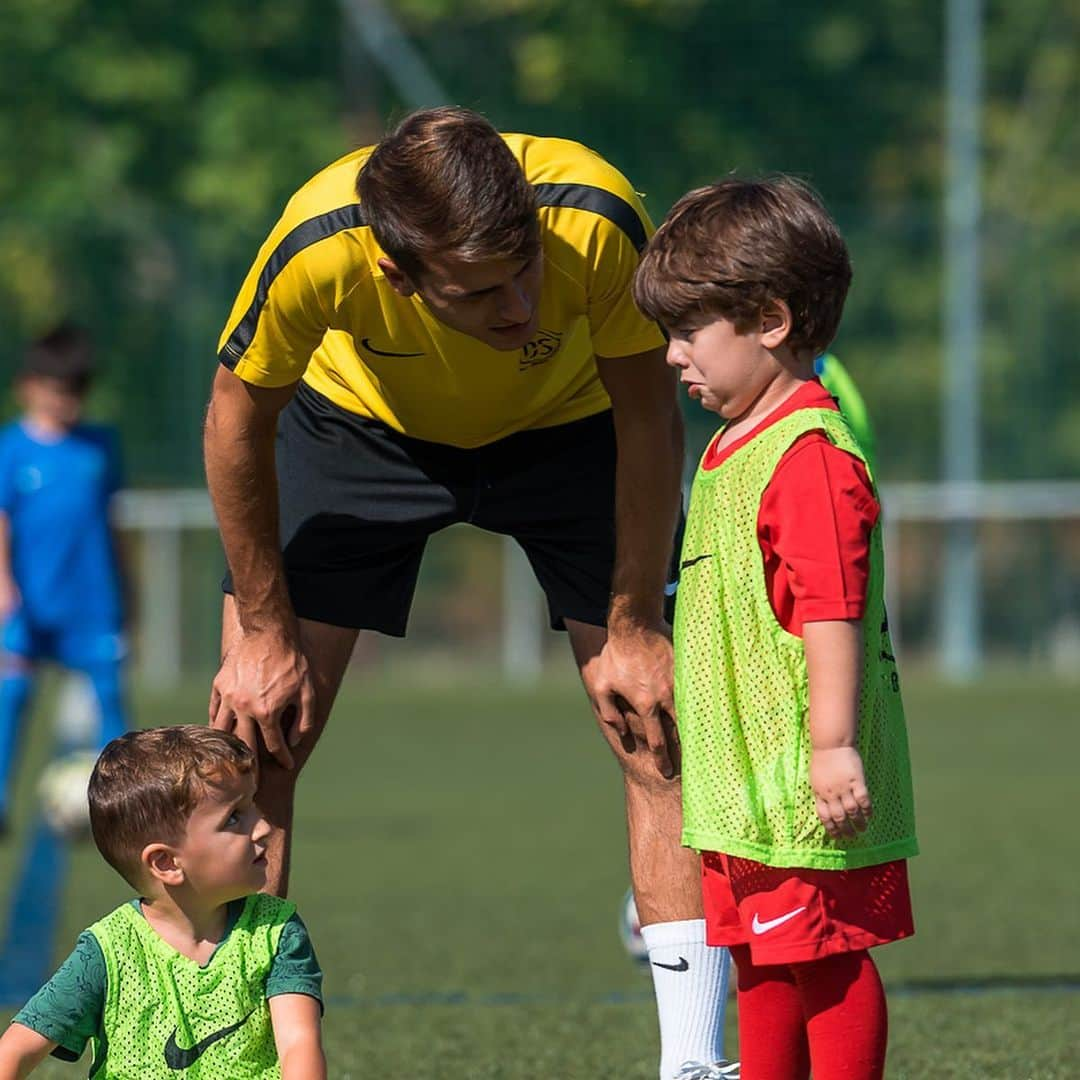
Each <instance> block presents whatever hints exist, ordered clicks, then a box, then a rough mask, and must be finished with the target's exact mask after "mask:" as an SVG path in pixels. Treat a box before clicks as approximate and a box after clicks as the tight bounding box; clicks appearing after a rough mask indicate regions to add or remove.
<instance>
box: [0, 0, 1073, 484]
mask: <svg viewBox="0 0 1080 1080" xmlns="http://www.w3.org/2000/svg"><path fill="white" fill-rule="evenodd" d="M342 2H346V0H342ZM388 7H390V8H391V9H392V11H393V13H394V14H395V16H396V17H397V18H398V19H399V21H400V22H401V23H402V25H403V26H404V28H405V29H406V30H407V31H408V32H409V34H410V36H411V37H412V39H413V41H414V42H415V44H416V46H417V47H418V49H419V51H420V52H421V53H422V54H423V55H424V56H425V57H426V58H427V61H428V63H429V64H430V65H431V67H432V69H433V70H434V72H435V73H436V74H437V76H438V78H439V80H440V81H441V82H442V83H443V84H444V85H445V86H446V87H447V88H448V90H449V92H450V93H451V94H452V95H453V97H454V99H455V100H456V101H458V102H461V103H463V104H466V105H471V106H473V107H476V108H480V109H481V110H483V111H484V112H486V113H487V114H488V115H489V116H491V118H492V119H493V120H494V121H495V122H496V123H497V124H499V125H501V126H502V127H504V128H507V129H517V130H531V131H536V132H538V133H545V134H557V135H562V136H565V137H570V138H577V139H580V140H581V141H583V142H585V143H588V144H589V145H591V146H594V147H595V148H596V149H597V150H599V151H600V152H602V153H603V154H605V155H606V156H607V157H609V158H610V159H611V160H612V161H613V162H614V163H616V164H617V165H618V166H620V167H621V168H622V169H623V170H624V171H625V172H626V173H627V175H628V176H630V177H631V178H632V180H633V181H634V183H635V184H636V185H637V186H638V187H639V189H640V190H642V191H644V192H646V193H647V196H648V205H649V206H650V208H651V211H652V213H653V215H654V216H655V217H657V218H659V217H661V216H662V215H663V213H664V211H665V210H666V208H667V206H668V205H669V204H670V203H671V202H672V201H673V200H674V199H675V198H677V197H678V195H680V194H681V193H682V192H683V191H684V190H686V189H687V188H689V187H691V186H694V185H697V184H701V183H705V182H708V181H709V180H710V179H713V178H715V177H716V176H719V175H722V174H724V173H726V172H729V171H731V170H733V169H737V170H739V171H743V172H755V171H764V170H777V169H782V170H787V171H791V172H795V173H798V174H800V175H802V176H805V177H807V178H808V179H810V180H811V181H812V182H813V183H814V184H815V185H816V186H817V187H818V188H819V189H820V190H821V191H822V193H823V195H824V196H825V199H826V201H827V202H828V204H829V205H830V207H831V208H832V209H833V211H834V212H835V213H836V215H837V217H838V219H839V221H840V223H841V226H842V227H843V228H844V230H845V231H846V233H847V235H848V237H849V240H850V243H851V247H852V251H853V258H854V262H855V268H856V279H855V285H854V287H853V290H852V295H851V299H850V301H849V308H848V315H847V318H846V320H845V324H844V327H843V330H842V332H841V337H840V339H839V341H838V342H837V345H836V348H837V351H838V353H839V354H840V355H841V356H842V358H843V359H844V361H845V363H847V365H848V366H849V367H850V368H851V369H852V370H853V371H854V373H855V375H856V377H857V379H858V380H859V382H860V384H861V385H862V387H863V389H864V391H865V394H866V397H867V399H868V401H869V403H870V407H871V411H872V412H873V414H874V417H875V421H876V423H877V426H878V429H879V432H880V436H881V453H882V463H883V472H884V475H885V476H886V478H891V479H896V478H901V477H919V478H926V479H930V478H933V477H934V476H936V475H937V470H938V454H939V438H938V416H939V408H938V393H939V371H940V363H941V345H940V341H941V326H940V318H941V314H940V313H941V302H940V292H941V289H940V263H941V257H940V256H941V252H940V244H941V229H940V211H939V206H940V194H941V184H942V132H943V126H944V125H943V103H942V96H941V94H942V65H943V55H942V38H943V11H942V5H941V4H940V3H936V2H931V0H881V2H880V3H878V4H875V5H870V6H854V5H851V4H850V3H847V2H845V0H815V2H814V3H809V2H806V0H804V2H801V3H792V2H791V0H758V2H757V3H755V4H753V5H728V4H720V3H718V2H716V0H712V2H709V0H590V2H589V3H580V2H577V0H398V2H397V3H394V4H388ZM345 26H346V23H345V21H344V20H343V18H342V7H341V4H340V3H336V2H332V0H312V2H310V3H307V4H295V3H293V2H291V0H260V2H259V3H257V4H254V5H218V4H211V3H209V2H208V0H194V2H193V3H189V4H174V3H168V2H166V0H143V2H141V3H140V4H137V5H135V4H131V3H124V2H121V0H94V3H93V4H91V3H90V0H8V2H7V5H6V9H5V19H4V20H3V21H2V22H0V86H2V94H3V107H2V108H0V199H2V201H0V206H2V207H3V209H2V210H0V256H2V260H0V261H2V265H3V270H2V271H0V319H2V320H3V322H4V324H5V326H6V327H7V328H8V333H7V334H6V335H5V338H4V341H3V342H0V360H3V361H4V362H5V367H6V368H7V370H10V366H11V363H12V361H13V359H14V356H15V355H16V352H17V349H18V345H19V342H20V341H21V340H23V339H25V337H27V336H28V335H30V334H31V333H33V332H34V331H36V330H38V329H40V328H41V327H43V326H44V325H45V324H46V323H48V322H49V321H51V320H52V319H54V318H57V317H60V316H63V315H69V314H70V315H74V316H76V317H80V318H82V319H84V320H85V321H87V322H89V323H90V324H91V325H92V326H93V327H94V328H95V330H96V332H97V334H98V337H99V339H100V340H101V342H102V345H103V352H104V353H105V356H106V358H107V359H108V360H109V362H110V374H109V377H108V379H107V380H106V381H105V383H104V388H103V400H102V401H101V402H100V404H101V405H102V406H103V407H104V408H106V409H108V410H109V411H110V412H111V413H112V415H113V416H114V417H115V418H116V419H118V420H119V421H120V422H121V423H122V424H124V426H125V429H126V431H127V434H128V437H129V440H130V443H131V445H132V448H133V450H134V451H135V452H134V453H133V455H132V457H133V465H134V468H133V475H134V476H135V478H136V479H138V480H140V481H142V482H161V481H170V482H187V483H191V482H195V481H197V478H198V476H199V469H198V421H199V416H200V414H201V406H202V401H203V398H204V396H205V391H206V386H207V383H208V380H209V378H210V375H211V373H212V370H213V364H214V359H213V354H214V345H215V343H216V338H217V333H218V331H219V329H220V326H221V323H222V322H223V320H224V317H225V314H226V312H227V309H228V305H229V302H230V300H231V297H232V292H233V290H234V289H235V287H236V286H237V284H238V282H239V280H240V277H241V275H242V274H243V272H244V270H245V269H246V266H247V264H248V262H249V261H250V259H251V258H252V257H253V256H254V253H255V250H256V248H257V245H258V244H259V242H260V241H261V239H262V237H263V235H264V233H265V231H266V229H267V228H268V226H269V225H270V223H271V222H272V220H273V219H274V217H275V216H276V214H277V213H278V212H279V210H280V208H281V205H282V204H283V202H284V200H285V199H286V198H287V197H288V195H289V194H290V193H291V192H292V191H293V190H294V189H295V187H296V186H297V185H298V184H299V183H301V182H302V181H303V180H304V179H305V178H306V177H307V176H309V175H310V174H311V173H313V172H315V171H316V170H317V169H319V168H320V167H321V166H322V165H323V164H325V163H326V162H328V161H330V160H332V159H333V158H334V157H336V156H338V155H339V154H341V153H343V152H344V151H346V150H347V149H349V148H350V147H351V146H352V145H355V144H356V143H358V142H364V141H370V139H372V138H373V137H374V136H375V135H376V134H377V131H376V130H375V129H376V128H377V126H378V125H377V122H376V118H379V117H382V116H385V115H386V114H387V113H388V112H395V113H397V114H400V113H401V112H403V111H404V109H403V107H402V105H401V103H400V102H397V101H396V100H395V98H394V95H393V91H392V89H391V83H390V81H389V80H388V79H387V78H386V76H385V73H384V72H381V71H380V70H379V67H378V65H377V64H376V63H374V62H373V61H372V59H371V57H370V56H368V55H367V54H366V53H365V52H364V51H363V50H362V48H361V47H360V45H359V44H358V42H357V41H356V40H355V36H354V35H351V34H349V33H348V32H346V30H345ZM1078 39H1080V0H1033V2H1032V3H1031V4H1025V5H1014V4H1007V3H1005V2H1004V0H988V10H987V20H986V43H985V55H986V64H987V72H986V111H985V119H984V137H985V146H986V153H985V162H986V169H985V179H986V189H985V203H986V238H987V239H986V245H985V265H984V272H985V285H986V304H985V308H986V336H985V349H984V360H985V392H984V399H985V400H984V406H985V427H984V447H985V451H986V454H985V460H986V472H987V475H989V476H991V477H1006V476H1021V475H1024V476H1045V475H1071V474H1075V473H1076V472H1077V470H1078V469H1080V435H1078V434H1077V432H1078V431H1080V371H1078V370H1077V366H1076V365H1075V364H1073V363H1072V362H1071V361H1072V359H1073V352H1074V347H1073V344H1072V343H1073V342H1074V341H1075V340H1076V337H1077V333H1076V332H1077V330H1078V329H1080V327H1078V326H1077V322H1078V320H1080V315H1078V314H1077V313H1078V312H1080V295H1078V293H1080V275H1077V274H1076V272H1075V259H1074V256H1073V254H1072V253H1073V251H1074V249H1075V240H1076V239H1077V231H1078V229H1077V220H1078V210H1080V194H1078V190H1080V189H1078V188H1077V186H1076V184H1075V180H1074V176H1075V172H1076V169H1077V166H1078V164H1080V133H1078V129H1077V126H1076V124H1075V113H1076V96H1077V95H1076V86H1077V42H1078ZM691 416H692V417H693V418H694V422H695V423H696V424H698V425H699V429H698V430H699V434H700V431H701V428H702V426H703V425H704V424H705V423H706V422H707V419H708V418H707V417H702V416H701V414H700V411H699V410H692V411H691Z"/></svg>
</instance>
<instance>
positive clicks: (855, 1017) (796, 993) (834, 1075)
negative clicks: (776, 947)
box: [731, 945, 888, 1080]
mask: <svg viewBox="0 0 1080 1080" xmlns="http://www.w3.org/2000/svg"><path fill="white" fill-rule="evenodd" d="M731 955H732V958H733V959H734V961H735V965H736V967H737V968H738V976H739V979H738V986H739V1056H740V1058H741V1059H742V1076H743V1080H808V1077H809V1076H810V1070H811V1068H812V1069H813V1071H814V1080H881V1077H882V1076H883V1075H884V1072H885V1043H886V1041H887V1037H888V1017H887V1015H886V1009H885V991H884V990H883V989H882V986H881V979H880V978H879V976H878V973H877V968H876V967H875V966H874V961H873V960H871V959H870V954H869V953H868V952H866V950H865V949H864V950H862V951H860V952H850V953H837V954H836V955H834V956H827V957H825V958H824V959H822V960H810V961H806V962H805V963H800V964H773V965H767V966H759V967H755V966H754V965H753V964H752V963H751V962H750V947H749V946H748V945H734V946H732V948H731Z"/></svg>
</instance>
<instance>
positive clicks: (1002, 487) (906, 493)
mask: <svg viewBox="0 0 1080 1080" xmlns="http://www.w3.org/2000/svg"><path fill="white" fill-rule="evenodd" d="M882 501H883V503H884V505H885V530H886V536H885V544H886V552H887V557H888V562H889V567H890V571H891V572H890V574H889V580H890V581H891V582H892V584H893V586H894V588H892V589H891V590H890V598H889V606H890V610H891V612H892V622H893V624H894V626H895V627H896V628H897V632H898V630H899V605H900V596H899V591H898V590H897V589H896V588H895V585H896V584H897V580H898V574H897V573H896V572H895V571H896V569H897V568H898V567H899V566H900V565H901V557H902V554H901V542H902V540H901V528H900V527H901V526H902V525H904V524H905V523H909V522H924V523H936V524H948V523H953V522H972V523H982V522H995V521H1060V520H1065V519H1078V520H1080V483H1076V482H1071V481H1046V482H1018V483H1001V484H964V485H947V484H894V485H889V486H886V487H885V489H884V490H883V493H882ZM117 524H118V525H119V526H120V527H121V528H122V529H125V530H130V531H132V532H134V533H137V534H139V539H140V543H139V545H138V550H139V562H138V565H137V566H136V568H135V570H136V574H137V579H138V587H139V589H140V592H141V602H140V605H139V606H140V610H141V612H142V613H143V614H142V619H141V626H140V634H139V651H138V658H137V662H138V673H139V676H140V678H141V679H142V680H143V681H145V682H146V683H148V684H150V685H155V686H158V687H168V686H171V685H174V684H175V683H176V682H178V681H179V679H180V676H181V652H182V647H181V645H182V629H183V625H182V620H183V590H184V581H183V571H182V559H181V551H182V545H181V537H182V534H183V533H184V532H185V531H186V530H199V529H202V530H205V529H213V528H214V516H213V512H212V510H211V508H210V502H209V499H208V498H207V496H206V493H205V492H204V491H199V490H170V491H125V492H123V493H122V494H121V495H120V497H119V499H118V501H117ZM502 595H503V610H502V613H501V615H502V623H501V626H502V633H501V641H502V657H501V662H502V667H503V671H504V674H505V675H506V677H507V678H509V679H514V680H517V681H530V680H533V679H536V678H538V677H539V674H540V670H541V661H542V649H543V631H542V627H543V622H542V615H541V610H542V597H541V595H540V592H539V589H538V587H537V586H536V584H535V582H534V580H533V577H532V571H531V570H530V568H529V566H528V563H527V562H526V560H525V558H524V556H523V555H522V554H521V552H520V550H519V549H518V547H517V545H516V544H515V543H514V542H513V541H512V540H510V539H509V538H508V539H507V540H506V542H505V544H504V546H503V589H502ZM978 644H979V643H978V642H973V643H972V645H973V647H974V648H975V650H976V653H978Z"/></svg>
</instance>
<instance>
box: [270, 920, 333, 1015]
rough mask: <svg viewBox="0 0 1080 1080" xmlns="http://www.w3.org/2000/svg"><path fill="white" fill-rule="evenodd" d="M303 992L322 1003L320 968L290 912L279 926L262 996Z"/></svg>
mask: <svg viewBox="0 0 1080 1080" xmlns="http://www.w3.org/2000/svg"><path fill="white" fill-rule="evenodd" d="M278 994H307V995H308V997H313V998H315V999H316V1001H318V1002H319V1004H320V1005H321V1004H322V1000H323V996H322V969H321V968H320V967H319V961H318V958H317V957H316V956H315V949H314V947H313V946H312V944H311V938H310V937H309V936H308V932H307V927H306V926H305V925H304V921H303V920H302V919H301V918H300V916H299V915H297V914H295V913H294V914H293V915H292V916H291V917H290V919H289V921H288V922H287V923H286V924H285V925H284V926H283V927H282V928H281V937H280V938H279V939H278V947H277V952H276V953H275V954H274V959H273V962H272V963H271V965H270V974H269V975H267V977H266V996H267V997H268V998H272V997H277V995H278Z"/></svg>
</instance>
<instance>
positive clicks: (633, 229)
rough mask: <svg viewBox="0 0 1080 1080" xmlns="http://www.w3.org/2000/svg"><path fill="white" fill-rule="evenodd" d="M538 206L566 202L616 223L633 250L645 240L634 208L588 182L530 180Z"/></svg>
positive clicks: (643, 231)
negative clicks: (563, 182)
mask: <svg viewBox="0 0 1080 1080" xmlns="http://www.w3.org/2000/svg"><path fill="white" fill-rule="evenodd" d="M533 188H534V190H535V191H536V203H537V205H538V206H569V207H572V208H573V209H575V210H590V211H592V213H594V214H600V215H601V217H606V218H607V219H608V221H611V222H613V223H614V224H616V225H618V227H619V228H620V229H622V231H623V232H624V233H626V235H627V236H628V237H629V239H630V243H632V244H633V245H634V248H635V249H636V250H637V251H639V252H640V251H641V250H642V248H644V247H645V244H646V242H647V241H648V236H646V234H645V225H644V223H643V222H642V220H641V218H639V217H638V215H637V211H636V210H635V209H634V208H633V207H632V206H631V205H630V204H629V203H628V202H627V201H626V200H625V199H620V198H619V196H618V195H614V194H612V192H610V191H606V190H605V189H604V188H599V187H592V186H591V185H589V184H534V185H533Z"/></svg>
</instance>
